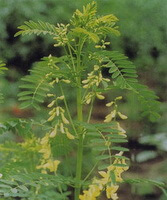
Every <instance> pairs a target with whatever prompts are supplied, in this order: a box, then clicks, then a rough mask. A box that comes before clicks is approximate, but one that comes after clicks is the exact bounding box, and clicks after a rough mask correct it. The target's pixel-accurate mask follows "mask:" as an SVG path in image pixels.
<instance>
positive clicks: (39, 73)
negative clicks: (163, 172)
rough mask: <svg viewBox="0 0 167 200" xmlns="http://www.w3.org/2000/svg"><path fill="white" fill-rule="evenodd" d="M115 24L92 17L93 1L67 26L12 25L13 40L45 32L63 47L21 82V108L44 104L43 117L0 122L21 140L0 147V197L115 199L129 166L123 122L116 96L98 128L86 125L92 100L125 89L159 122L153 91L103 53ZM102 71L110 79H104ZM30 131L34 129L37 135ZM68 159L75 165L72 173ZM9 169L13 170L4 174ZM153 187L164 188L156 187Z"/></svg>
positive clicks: (121, 59) (129, 66) (113, 55)
mask: <svg viewBox="0 0 167 200" xmlns="http://www.w3.org/2000/svg"><path fill="white" fill-rule="evenodd" d="M117 21H118V19H117V17H115V16H114V15H112V14H109V15H106V16H98V15H97V5H96V2H94V1H93V2H92V3H89V4H87V5H86V6H84V7H83V10H82V11H80V10H78V9H77V10H76V11H75V12H74V14H73V16H72V19H71V21H70V23H69V24H67V25H64V24H62V23H61V24H57V25H51V24H49V23H45V22H42V21H38V22H34V21H32V20H31V21H27V22H25V24H24V25H22V26H19V32H18V33H16V35H15V36H18V35H27V34H28V35H31V34H35V35H40V34H44V35H46V34H48V35H50V36H51V37H52V39H53V42H54V46H55V47H59V46H60V47H62V48H63V49H64V53H65V56H60V57H55V56H52V55H50V56H48V57H45V58H43V59H42V60H41V61H40V62H37V63H35V64H34V66H33V68H32V69H31V70H30V74H29V75H26V76H25V77H23V78H22V83H21V86H20V88H21V90H22V91H21V92H20V93H19V95H18V96H19V100H20V101H22V104H21V107H22V108H27V107H29V106H32V107H34V108H37V109H38V108H40V105H41V104H43V105H46V104H47V109H46V110H47V111H48V119H43V121H41V122H39V123H37V122H36V123H34V122H32V121H31V123H28V122H27V121H22V120H17V121H11V123H6V124H5V123H4V124H1V126H2V128H3V129H4V130H6V131H13V132H14V133H15V134H16V133H20V132H21V133H22V134H23V135H22V139H23V141H21V142H12V143H4V144H1V145H0V149H1V150H2V151H3V152H6V155H7V156H8V161H9V162H8V163H5V162H4V163H3V167H2V169H3V170H2V174H0V175H1V177H0V178H1V179H0V183H1V184H0V188H1V190H0V195H1V196H4V197H5V198H10V197H21V198H25V199H34V200H38V199H39V200H41V199H46V198H50V199H54V198H55V199H56V198H57V199H70V198H71V197H72V196H74V199H75V200H79V199H80V200H88V199H97V198H99V197H102V195H103V192H104V191H105V196H106V198H107V199H113V200H116V199H118V196H117V190H118V188H119V185H120V184H121V183H122V182H124V180H123V178H122V173H123V172H125V171H127V170H128V168H129V164H128V161H129V159H128V158H127V156H126V154H125V153H126V152H128V151H129V149H128V148H127V147H126V146H124V145H126V143H127V142H128V140H127V135H126V131H125V130H124V129H123V128H122V127H121V123H120V120H125V119H127V116H126V115H124V114H122V113H121V112H120V111H119V102H120V101H121V100H122V96H118V97H115V98H114V99H112V101H109V102H108V103H107V104H106V107H107V108H108V110H109V113H108V114H107V116H106V117H105V119H104V120H103V121H104V123H102V122H99V123H93V122H92V121H91V120H92V112H93V106H94V102H95V100H97V99H98V100H104V99H105V98H106V93H107V92H108V91H110V90H112V89H113V88H116V89H118V88H120V89H125V90H129V91H132V92H133V93H134V94H135V95H136V96H138V99H139V102H141V104H142V105H143V107H144V112H143V114H144V115H149V117H150V119H151V120H152V121H154V120H156V119H157V118H158V117H159V114H158V108H159V103H158V101H157V96H156V95H155V94H154V92H152V91H150V90H149V89H148V88H147V87H146V86H144V85H141V84H139V83H138V80H137V73H136V69H135V66H134V64H133V63H132V62H131V61H129V59H128V58H127V57H126V56H124V55H123V54H120V53H119V52H116V51H108V50H106V46H107V45H109V44H110V42H109V41H107V38H108V37H107V36H108V35H110V34H111V35H116V36H118V35H119V31H118V27H117V26H116V23H117ZM90 49H91V51H90ZM103 69H107V70H108V72H109V74H110V75H111V77H110V76H109V77H104V74H103ZM64 85H66V87H67V88H68V89H69V91H70V92H74V93H75V94H76V96H75V102H76V110H75V112H76V117H75V116H73V115H72V113H71V112H70V102H69V101H68V98H67V94H66V93H65V92H64ZM121 95H122V93H121ZM48 102H49V103H48ZM85 109H87V111H88V112H86V114H85V113H84V110H85ZM35 127H38V128H39V130H38V131H37V132H38V134H39V133H40V136H37V135H38V134H36V133H35V132H36V128H35ZM24 129H26V130H28V132H24ZM88 151H89V153H90V154H91V156H92V157H95V158H96V159H93V160H92V163H90V165H91V166H90V167H89V169H88V170H87V172H86V175H85V174H84V173H83V171H84V167H83V166H85V164H87V161H86V159H85V158H84V155H85V153H86V152H88ZM11 152H12V153H11ZM71 156H73V158H74V159H75V160H76V164H75V166H76V169H75V167H74V162H73V161H72V162H71ZM23 158H24V159H23ZM25 158H26V162H24V160H25ZM25 164H27V166H29V167H26V166H25ZM12 166H13V169H14V170H15V169H16V172H14V171H13V172H10V173H9V169H10V168H11V167H12ZM70 166H72V167H71V168H70ZM68 168H70V170H71V171H70V170H69V169H68ZM64 169H66V170H64ZM95 170H98V175H97V173H96V171H95ZM129 182H130V181H129ZM134 182H135V183H136V180H134ZM140 182H142V181H140ZM147 182H148V183H150V182H149V181H147ZM152 183H153V182H152ZM155 185H156V186H158V187H160V188H162V189H163V190H164V191H165V190H166V188H165V185H163V184H162V183H160V184H158V183H156V182H155ZM46 188H48V189H46ZM81 189H83V192H82V191H81ZM48 191H51V193H50V194H48ZM73 191H74V194H73ZM70 195H71V196H70Z"/></svg>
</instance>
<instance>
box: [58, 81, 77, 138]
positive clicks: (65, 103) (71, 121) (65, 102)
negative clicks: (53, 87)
mask: <svg viewBox="0 0 167 200" xmlns="http://www.w3.org/2000/svg"><path fill="white" fill-rule="evenodd" d="M59 86H60V90H61V93H62V95H63V96H64V105H65V107H66V110H67V114H68V117H69V120H70V123H71V126H72V128H73V130H74V132H75V135H77V131H76V128H75V126H74V123H73V120H72V117H71V113H70V111H69V108H68V104H67V101H66V97H65V95H64V91H63V88H62V86H61V85H60V84H59Z"/></svg>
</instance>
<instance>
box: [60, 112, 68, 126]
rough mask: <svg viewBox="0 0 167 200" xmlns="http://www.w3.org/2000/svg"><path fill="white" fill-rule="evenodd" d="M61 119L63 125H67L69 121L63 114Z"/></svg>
mask: <svg viewBox="0 0 167 200" xmlns="http://www.w3.org/2000/svg"><path fill="white" fill-rule="evenodd" d="M61 119H62V121H63V123H64V124H69V121H68V120H67V119H66V118H65V116H64V114H63V113H61Z"/></svg>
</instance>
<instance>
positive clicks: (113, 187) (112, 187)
mask: <svg viewBox="0 0 167 200" xmlns="http://www.w3.org/2000/svg"><path fill="white" fill-rule="evenodd" d="M122 154H123V152H120V153H118V154H116V155H115V156H116V158H115V160H114V162H113V164H112V165H110V166H109V167H108V168H107V171H106V172H105V171H99V174H100V175H101V176H102V178H99V179H97V178H95V179H94V180H93V182H92V184H91V185H90V186H89V189H88V190H84V191H83V194H82V195H80V196H79V199H80V200H88V199H89V200H96V199H97V197H99V196H100V194H101V193H102V191H103V190H105V191H106V196H107V198H108V199H112V200H118V195H117V190H118V188H119V185H118V184H119V183H121V182H122V181H123V179H122V177H121V174H122V173H123V172H124V171H126V170H128V166H127V165H126V163H125V159H124V158H122V157H121V156H122ZM118 164H120V165H118ZM111 173H112V174H113V175H114V177H115V178H114V180H112V178H111Z"/></svg>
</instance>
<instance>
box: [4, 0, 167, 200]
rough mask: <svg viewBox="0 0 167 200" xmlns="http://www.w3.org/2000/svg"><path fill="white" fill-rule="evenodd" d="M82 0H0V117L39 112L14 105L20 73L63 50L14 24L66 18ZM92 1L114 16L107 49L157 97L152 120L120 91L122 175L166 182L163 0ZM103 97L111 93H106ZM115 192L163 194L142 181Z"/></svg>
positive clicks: (151, 199) (142, 198) (166, 11)
mask: <svg viewBox="0 0 167 200" xmlns="http://www.w3.org/2000/svg"><path fill="white" fill-rule="evenodd" d="M88 2H90V1H88V0H83V1H79V0H61V1H60V0H38V1H37V0H0V59H2V60H4V62H5V63H6V64H7V67H8V68H9V70H8V72H7V73H6V75H5V76H2V77H1V78H0V89H1V91H2V92H3V94H4V98H5V102H4V103H3V104H1V105H0V120H1V121H5V120H6V119H9V118H11V117H19V118H30V117H39V113H36V111H34V110H20V109H19V102H18V100H17V94H18V91H19V88H18V86H19V80H20V77H21V76H22V75H23V74H27V73H28V69H30V68H31V67H32V64H33V63H34V62H36V61H39V60H40V59H41V58H42V57H43V56H48V55H49V54H52V55H55V56H60V55H62V53H63V52H61V49H60V48H55V47H53V43H52V39H50V38H48V37H42V36H39V37H36V36H26V37H17V38H14V34H15V33H16V32H17V27H18V26H19V25H22V24H23V22H24V21H26V20H34V21H37V20H42V21H46V22H50V23H52V24H56V23H61V22H62V23H68V20H69V19H70V17H71V16H72V13H73V12H74V11H75V9H76V8H79V9H80V8H81V7H82V5H85V4H86V3H88ZM97 3H98V12H99V15H104V14H109V13H113V14H115V15H116V16H117V17H118V18H119V23H118V25H119V27H120V32H121V36H120V37H117V38H116V37H111V38H108V39H109V40H111V46H110V49H111V50H112V49H114V50H118V51H120V52H123V53H125V54H126V55H127V56H128V57H129V58H130V59H131V60H132V61H133V62H134V63H135V64H136V66H137V69H138V73H139V78H140V81H141V82H142V83H145V84H147V85H148V86H149V87H150V88H151V89H153V90H154V91H155V92H156V94H157V95H158V96H159V98H160V101H161V102H162V103H161V107H160V109H161V113H160V114H161V118H160V119H159V121H157V122H155V123H152V122H149V120H148V119H146V118H142V117H141V115H140V108H139V107H138V104H137V100H136V98H135V96H134V95H132V94H128V93H127V94H126V99H125V101H124V103H123V104H122V105H121V108H120V109H122V110H123V111H124V112H125V113H126V115H127V116H128V117H129V118H128V121H126V122H125V124H124V126H125V128H126V129H127V133H128V136H129V148H130V149H131V155H129V156H130V158H131V159H132V164H131V169H130V170H129V172H127V174H126V176H127V177H128V178H130V177H136V178H140V177H145V178H151V179H155V180H159V181H166V182H167V167H166V166H167V159H166V155H167V23H166V22H167V1H166V0H97ZM71 98H72V97H71ZM108 98H109V99H112V94H111V95H109V96H108ZM71 102H72V100H71ZM96 108H98V109H95V110H94V115H93V116H94V119H95V120H98V119H101V118H102V117H104V116H105V114H106V113H105V111H104V108H103V105H101V104H99V103H98V102H97V103H96ZM99 110H100V112H99ZM41 112H42V111H41ZM43 113H45V112H43ZM3 137H4V136H3ZM3 137H2V136H1V138H0V143H2V141H3V139H4V138H3ZM127 191H128V192H127ZM121 195H122V196H121ZM120 196H121V197H120V200H123V199H132V198H133V199H134V200H165V199H166V198H165V197H164V196H163V195H162V193H161V192H160V191H159V190H158V189H155V188H154V187H152V186H148V187H146V186H145V185H144V186H141V185H140V186H137V187H134V188H130V186H129V187H128V186H125V187H122V189H121V192H120Z"/></svg>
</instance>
